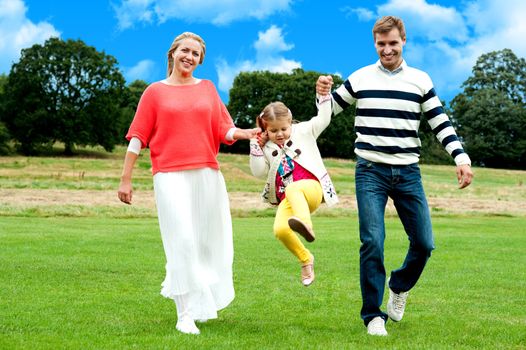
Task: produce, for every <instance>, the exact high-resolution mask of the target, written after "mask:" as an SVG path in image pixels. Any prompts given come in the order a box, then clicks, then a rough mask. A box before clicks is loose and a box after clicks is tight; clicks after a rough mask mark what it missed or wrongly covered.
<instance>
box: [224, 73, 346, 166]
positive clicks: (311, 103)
mask: <svg viewBox="0 0 526 350" xmlns="http://www.w3.org/2000/svg"><path fill="white" fill-rule="evenodd" d="M320 75H321V73H318V72H312V71H310V72H306V71H304V70H302V69H295V70H294V71H293V72H292V73H291V74H287V73H271V72H267V71H265V72H261V71H260V72H241V73H240V74H239V75H238V76H237V77H236V78H235V79H234V84H233V86H232V89H231V90H230V102H229V104H228V110H229V112H230V114H231V115H232V118H233V119H234V123H235V124H236V126H238V127H240V128H252V127H254V126H255V120H256V117H257V116H258V115H259V113H261V111H262V110H263V108H264V107H265V106H266V105H267V104H268V103H270V102H273V101H282V102H283V103H285V105H287V107H289V109H290V110H291V112H292V115H293V118H294V119H296V120H298V121H304V120H309V119H310V118H312V117H313V116H315V115H316V114H317V112H316V104H315V96H316V90H315V85H316V80H317V79H318V76H320ZM333 79H334V83H335V86H339V85H340V84H341V83H343V81H342V79H341V78H340V77H339V76H333ZM353 126H354V108H348V109H346V110H345V111H344V112H342V113H340V114H338V115H337V116H336V117H333V120H332V121H331V124H330V125H329V127H328V128H327V129H326V130H325V131H324V132H323V133H322V134H321V136H320V137H319V138H318V146H319V148H320V152H321V154H322V155H323V156H324V157H338V158H351V157H353V155H354V153H353V149H354V146H353V145H354V139H355V134H354V131H353ZM224 150H225V151H230V152H241V153H246V152H248V145H247V144H246V143H242V142H238V143H237V144H234V146H232V147H230V148H224Z"/></svg>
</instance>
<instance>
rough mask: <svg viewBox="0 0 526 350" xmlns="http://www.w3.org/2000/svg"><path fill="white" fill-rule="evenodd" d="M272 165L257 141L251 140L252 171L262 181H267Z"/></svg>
mask: <svg viewBox="0 0 526 350" xmlns="http://www.w3.org/2000/svg"><path fill="white" fill-rule="evenodd" d="M269 169H270V165H269V163H268V162H267V160H266V157H265V154H264V153H263V150H262V149H261V147H259V145H258V142H257V140H256V139H252V140H250V171H251V172H252V175H254V176H255V177H257V178H260V179H266V178H267V176H268V171H269Z"/></svg>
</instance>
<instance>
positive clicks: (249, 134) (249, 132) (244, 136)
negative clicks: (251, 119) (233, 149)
mask: <svg viewBox="0 0 526 350" xmlns="http://www.w3.org/2000/svg"><path fill="white" fill-rule="evenodd" d="M260 132H261V129H260V128H254V129H237V130H236V132H235V133H234V139H235V140H250V139H255V138H256V137H257V136H258V133H260Z"/></svg>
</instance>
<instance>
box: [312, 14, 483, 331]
mask: <svg viewBox="0 0 526 350" xmlns="http://www.w3.org/2000/svg"><path fill="white" fill-rule="evenodd" d="M373 37H374V45H375V48H376V52H377V53H378V56H379V58H380V60H379V61H377V62H376V63H375V64H372V65H369V66H366V67H364V68H361V69H359V70H358V71H356V72H354V73H353V74H352V75H350V76H349V78H347V80H346V81H345V82H344V84H343V85H341V86H340V87H338V89H336V90H335V91H334V92H333V93H332V98H333V100H334V102H335V103H333V113H334V114H338V113H339V112H341V111H342V110H343V109H345V108H346V107H349V106H350V105H352V104H353V103H354V102H356V119H355V130H356V135H357V138H356V142H355V150H354V151H355V153H356V155H357V162H356V172H355V178H356V199H357V202H358V213H359V225H360V241H361V243H362V244H361V247H360V287H361V291H362V309H361V317H362V319H363V321H364V323H365V325H366V326H367V332H368V334H371V335H387V331H386V329H385V323H386V321H387V318H388V317H389V318H391V319H392V320H393V321H395V322H398V321H400V320H401V319H402V316H403V314H404V310H405V305H406V301H407V297H408V292H409V290H410V289H411V288H413V287H414V286H415V284H416V282H417V281H418V279H419V277H420V275H421V273H422V271H423V269H424V266H425V264H426V262H427V260H428V259H429V257H430V256H431V251H432V250H433V249H434V243H433V233H432V229H431V218H430V213H429V208H428V205H427V199H426V197H425V193H424V190H423V187H422V182H421V176H420V169H419V167H418V158H419V150H420V145H421V143H420V139H419V138H418V127H419V122H420V116H421V113H423V114H424V115H425V118H426V119H427V122H428V123H429V125H430V126H431V129H432V130H433V132H434V133H435V135H436V137H437V138H438V140H439V141H440V142H441V143H442V145H443V146H444V147H445V149H446V151H447V152H448V153H449V154H450V155H451V156H452V157H453V158H454V160H455V163H456V165H457V169H456V172H457V178H458V181H459V188H465V187H466V186H469V184H470V183H471V181H472V178H473V172H472V171H471V168H470V166H471V160H470V159H469V156H468V155H467V154H466V153H465V152H464V150H463V148H462V145H461V144H460V142H459V140H458V137H457V135H456V133H455V130H454V129H453V127H452V126H451V123H450V121H449V118H448V116H447V115H446V114H444V110H443V107H442V104H441V102H440V99H439V98H438V96H436V94H435V90H434V88H433V83H432V81H431V79H430V78H429V76H428V75H427V74H426V73H425V72H422V71H420V70H417V69H415V68H411V67H409V66H408V65H407V64H406V63H405V61H404V59H403V58H402V51H403V47H404V45H405V43H406V35H405V28H404V24H403V22H402V20H401V19H399V18H397V17H393V16H386V17H383V18H380V19H379V20H378V21H377V22H376V23H375V25H374V27H373ZM331 85H332V77H331V76H320V77H319V78H318V81H317V83H316V90H317V92H318V94H319V95H326V94H328V93H329V92H330V87H331ZM388 197H390V198H392V200H393V203H394V205H395V207H396V210H397V212H398V216H399V217H400V220H401V221H402V224H403V225H404V229H405V231H406V233H407V236H408V239H409V249H408V252H407V256H406V258H405V261H404V262H403V264H402V266H401V267H400V268H399V269H397V270H394V271H392V272H391V277H390V279H388V281H387V283H388V287H389V300H388V302H387V314H386V313H384V312H383V311H381V309H380V307H381V305H382V300H383V294H384V285H385V280H386V273H385V268H384V259H383V254H384V240H385V227H384V212H385V206H386V203H387V199H388Z"/></svg>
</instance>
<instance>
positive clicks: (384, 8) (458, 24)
mask: <svg viewBox="0 0 526 350" xmlns="http://www.w3.org/2000/svg"><path fill="white" fill-rule="evenodd" d="M385 15H395V16H399V17H401V18H403V19H404V22H405V25H406V26H407V27H409V28H410V29H411V31H410V32H409V33H407V34H408V36H411V37H418V38H423V39H426V40H441V39H452V40H457V41H464V40H466V39H468V37H469V33H468V28H467V26H466V24H465V21H464V20H463V18H462V15H461V14H460V13H459V12H458V11H457V10H456V9H455V8H454V7H443V6H440V5H434V4H428V3H427V2H426V1H425V0H390V1H388V2H387V3H386V4H384V5H380V6H378V17H379V16H385Z"/></svg>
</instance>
